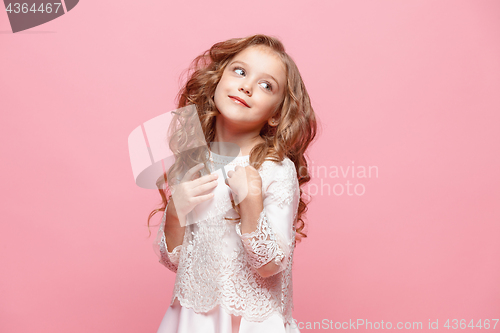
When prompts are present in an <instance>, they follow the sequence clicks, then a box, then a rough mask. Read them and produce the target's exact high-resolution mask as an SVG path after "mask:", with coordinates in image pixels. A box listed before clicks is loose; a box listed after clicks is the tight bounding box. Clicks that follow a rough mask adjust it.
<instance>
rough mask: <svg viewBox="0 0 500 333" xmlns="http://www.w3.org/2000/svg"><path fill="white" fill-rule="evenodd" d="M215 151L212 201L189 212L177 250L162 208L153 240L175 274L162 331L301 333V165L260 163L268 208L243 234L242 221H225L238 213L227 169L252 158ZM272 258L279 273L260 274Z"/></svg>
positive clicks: (271, 162)
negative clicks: (297, 259) (297, 252)
mask: <svg viewBox="0 0 500 333" xmlns="http://www.w3.org/2000/svg"><path fill="white" fill-rule="evenodd" d="M209 154H210V155H209V161H210V165H209V166H210V170H211V172H217V173H218V175H219V177H218V180H219V184H218V185H217V187H216V188H215V190H214V193H215V196H214V198H212V199H210V200H207V201H205V202H203V203H200V204H198V205H197V206H196V207H195V209H194V210H193V212H191V213H190V214H189V216H188V219H187V221H188V224H187V226H186V230H185V234H184V240H183V244H181V245H179V246H177V247H175V248H174V249H173V250H172V252H168V250H167V246H166V243H165V235H164V225H165V216H166V214H165V213H164V214H163V219H162V222H161V225H160V228H159V230H158V235H157V237H156V241H155V244H154V246H155V250H156V252H157V254H158V256H159V258H160V263H162V264H163V265H165V266H166V267H167V268H168V269H169V270H171V271H173V272H175V273H176V280H175V285H174V290H173V294H172V299H171V302H170V306H169V308H168V309H167V312H166V314H165V316H164V318H163V320H162V322H161V324H160V327H159V329H158V333H198V332H200V333H201V332H203V333H235V332H238V333H250V332H252V333H253V332H258V333H265V332H273V333H300V331H299V329H298V328H297V325H296V324H295V322H294V319H293V318H292V309H293V300H292V262H293V251H294V248H295V227H294V223H293V222H294V221H295V219H296V217H297V209H298V203H299V195H300V192H299V183H298V180H297V174H296V171H295V170H296V169H295V165H294V164H293V162H292V161H291V160H290V159H288V158H287V157H285V159H284V160H283V161H282V162H281V163H276V162H273V161H265V162H264V163H263V164H262V166H261V167H260V168H259V170H258V171H259V174H260V176H261V178H262V194H263V199H264V209H263V210H262V212H261V213H260V216H259V220H258V225H257V229H256V230H255V231H254V232H252V233H244V234H242V233H241V228H240V223H239V221H238V220H236V221H228V220H225V219H224V217H231V218H236V217H238V214H237V213H236V211H235V210H234V209H233V208H232V205H231V199H230V195H229V194H230V189H229V187H228V186H227V185H226V184H225V183H224V176H223V173H222V170H221V168H224V170H225V172H226V174H227V172H228V171H229V170H234V168H235V167H236V165H240V166H243V167H244V166H247V165H249V156H248V155H247V156H238V157H236V158H234V157H226V156H221V155H217V154H215V153H212V152H210V153H209ZM167 207H168V206H167ZM165 211H166V209H165ZM271 261H273V262H274V263H275V264H276V265H278V266H279V271H278V273H276V274H274V275H272V276H269V277H266V278H263V277H261V276H260V275H259V273H258V272H257V270H256V269H257V268H260V267H261V266H263V265H265V264H267V263H269V262H271Z"/></svg>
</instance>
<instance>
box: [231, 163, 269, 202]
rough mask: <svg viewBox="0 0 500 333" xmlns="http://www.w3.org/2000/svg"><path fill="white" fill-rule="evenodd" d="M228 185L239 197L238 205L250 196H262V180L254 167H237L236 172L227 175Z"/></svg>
mask: <svg viewBox="0 0 500 333" xmlns="http://www.w3.org/2000/svg"><path fill="white" fill-rule="evenodd" d="M226 185H227V186H229V188H230V189H231V191H232V192H233V193H234V194H235V195H237V196H238V200H237V201H238V203H240V202H242V201H243V200H244V199H245V198H246V197H247V196H248V195H250V196H258V195H262V178H261V177H260V175H259V172H258V171H257V170H256V169H255V168H254V167H253V166H250V165H249V166H246V167H242V166H239V165H237V166H236V167H235V168H234V171H232V170H231V171H229V172H228V173H227V179H226Z"/></svg>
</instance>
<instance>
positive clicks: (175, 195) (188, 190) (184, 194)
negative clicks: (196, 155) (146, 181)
mask: <svg viewBox="0 0 500 333" xmlns="http://www.w3.org/2000/svg"><path fill="white" fill-rule="evenodd" d="M202 168H203V164H199V165H196V166H194V167H192V168H191V169H189V170H188V172H186V174H185V175H184V177H183V178H182V180H181V182H180V183H179V184H177V185H174V186H173V191H172V200H174V205H175V210H176V212H177V217H178V218H179V222H180V225H181V226H185V225H186V216H187V215H188V214H189V213H190V212H191V211H192V210H193V209H194V207H195V206H196V205H197V204H199V203H201V202H203V201H206V200H209V199H211V198H213V196H214V193H213V192H211V193H208V194H205V193H207V192H208V191H213V189H214V188H215V187H217V184H218V182H217V178H218V176H217V174H216V173H213V174H210V175H205V176H203V177H200V178H197V179H194V176H195V173H196V172H197V171H199V170H201V169H202Z"/></svg>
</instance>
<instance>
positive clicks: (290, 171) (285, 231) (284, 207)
mask: <svg viewBox="0 0 500 333" xmlns="http://www.w3.org/2000/svg"><path fill="white" fill-rule="evenodd" d="M282 163H283V164H282V165H278V166H277V167H276V168H275V169H274V170H273V172H272V174H271V175H270V179H272V181H271V183H270V184H269V186H268V187H267V190H266V193H265V195H264V209H263V210H262V212H261V213H260V216H259V220H258V223H257V229H256V230H255V231H254V232H251V233H244V234H242V233H241V224H237V225H236V233H237V234H238V236H240V238H241V241H242V243H243V247H244V248H245V250H246V253H247V260H248V261H249V263H250V264H251V265H252V266H253V267H254V268H256V269H258V268H260V267H262V266H263V265H265V264H267V263H269V262H271V261H274V263H275V264H276V265H277V266H279V269H278V271H277V272H276V273H279V272H281V271H282V270H284V269H285V268H286V266H287V264H288V258H289V256H290V253H291V251H292V247H293V246H294V239H295V237H294V236H295V226H294V222H295V218H296V217H297V209H298V203H299V194H300V190H299V183H298V180H297V174H296V172H295V165H294V164H293V162H292V161H290V160H289V159H286V160H284V161H283V162H282ZM276 273H275V274H276Z"/></svg>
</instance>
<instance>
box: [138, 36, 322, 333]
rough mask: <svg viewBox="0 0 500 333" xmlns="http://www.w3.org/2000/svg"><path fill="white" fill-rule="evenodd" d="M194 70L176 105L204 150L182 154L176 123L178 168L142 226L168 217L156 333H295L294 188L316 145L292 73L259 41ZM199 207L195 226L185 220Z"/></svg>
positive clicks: (183, 130) (267, 42) (173, 138)
mask: <svg viewBox="0 0 500 333" xmlns="http://www.w3.org/2000/svg"><path fill="white" fill-rule="evenodd" d="M191 69H192V71H191V72H190V73H189V77H188V80H187V83H186V85H185V86H184V88H183V89H182V90H181V91H180V93H179V96H178V100H179V103H178V107H179V108H183V107H186V106H189V105H194V106H196V108H195V117H196V119H197V120H198V122H199V124H201V128H202V130H203V135H204V136H205V137H204V139H205V140H206V142H209V143H210V144H209V145H208V147H207V145H204V146H202V147H199V146H198V147H196V146H193V145H191V146H190V142H191V141H192V140H189V139H187V138H188V134H189V132H190V131H191V129H190V128H191V127H190V125H189V120H193V117H192V115H191V116H190V115H189V114H182V113H179V114H178V117H179V118H178V119H177V120H178V121H179V124H178V128H177V129H176V130H175V131H172V132H171V133H170V142H169V144H170V148H171V149H172V151H174V152H175V153H176V162H175V163H174V165H173V166H172V167H171V168H170V169H169V171H168V176H167V175H165V177H166V179H167V182H168V187H167V186H165V187H164V188H163V184H161V180H160V182H159V183H158V186H159V188H160V195H161V196H162V199H163V206H162V207H161V208H159V209H157V210H154V211H153V212H151V214H150V217H149V219H150V218H151V217H152V216H153V215H154V214H155V213H156V212H158V211H160V210H161V211H164V215H163V219H162V222H161V225H160V228H159V230H158V235H157V238H156V241H155V246H156V249H157V253H158V255H159V257H160V262H161V263H162V264H163V265H165V266H166V267H167V268H168V269H170V270H171V271H173V272H176V274H177V275H176V281H175V286H174V291H173V295H172V300H171V303H170V307H169V308H168V309H167V312H166V314H165V316H164V318H163V320H162V322H161V324H160V327H159V329H158V332H161V333H174V332H183V333H184V332H186V333H198V332H203V333H210V332H212V333H216V332H220V333H236V332H239V333H250V332H259V333H261V332H272V333H280V332H287V333H290V332H295V333H297V332H299V329H298V328H297V325H296V324H295V322H294V319H293V318H292V309H293V300H292V261H293V251H294V248H295V244H296V242H295V241H296V239H298V240H299V241H300V238H301V237H306V235H305V234H304V233H303V232H302V230H303V229H304V221H303V220H302V214H303V213H305V211H306V209H307V204H306V202H305V201H304V200H303V198H302V189H301V188H300V187H301V186H302V185H304V184H305V183H307V182H308V181H309V180H310V177H309V175H308V173H307V161H306V159H305V156H304V153H305V151H306V149H307V148H308V146H309V144H310V143H311V142H312V140H313V139H314V137H315V135H316V117H315V114H314V111H313V108H312V107H311V102H310V100H309V95H308V93H307V91H306V88H305V86H304V83H303V81H302V78H301V76H300V73H299V70H298V69H297V66H296V65H295V63H294V61H293V60H292V59H291V57H290V56H289V55H288V54H287V53H286V52H285V49H284V47H283V45H282V43H281V42H280V41H279V40H278V39H276V38H273V37H269V36H266V35H255V36H250V37H247V38H236V39H230V40H227V41H225V42H220V43H217V44H215V45H213V46H212V47H211V48H210V49H209V50H208V51H206V52H204V53H203V54H202V55H200V56H199V57H197V58H196V59H195V60H194V61H193V64H192V67H191ZM183 121H184V122H183ZM234 147H236V149H234ZM200 162H201V164H200ZM168 190H170V192H171V195H168V194H167V193H166V191H168ZM167 196H168V200H167ZM197 206H198V207H197ZM201 206H204V207H205V211H206V213H205V215H203V217H202V218H198V219H196V218H194V217H193V215H190V214H193V213H194V212H195V211H196V210H197V209H198V208H199V207H201ZM149 219H148V226H149Z"/></svg>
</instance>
